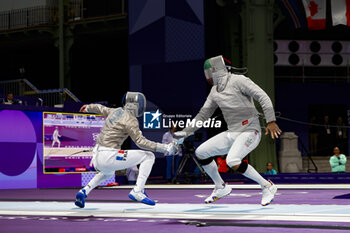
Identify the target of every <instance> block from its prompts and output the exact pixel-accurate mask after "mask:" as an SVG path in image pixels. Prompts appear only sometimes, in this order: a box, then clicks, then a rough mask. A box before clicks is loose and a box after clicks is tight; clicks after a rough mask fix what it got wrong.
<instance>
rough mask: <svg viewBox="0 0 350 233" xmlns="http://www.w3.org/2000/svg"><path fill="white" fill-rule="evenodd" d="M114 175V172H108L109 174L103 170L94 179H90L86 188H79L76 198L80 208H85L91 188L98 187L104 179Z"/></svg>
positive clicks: (76, 203)
mask: <svg viewBox="0 0 350 233" xmlns="http://www.w3.org/2000/svg"><path fill="white" fill-rule="evenodd" d="M113 175H114V173H108V174H104V173H102V172H99V173H97V174H96V175H95V177H94V178H92V180H90V182H89V183H88V185H86V186H85V187H84V188H82V189H81V190H79V192H78V193H77V195H76V196H75V198H76V199H75V205H76V206H78V207H80V208H84V207H85V198H87V196H88V195H89V193H90V192H91V190H93V189H94V188H96V186H97V185H99V184H101V183H102V182H103V181H105V180H107V179H109V178H111V177H112V176H113Z"/></svg>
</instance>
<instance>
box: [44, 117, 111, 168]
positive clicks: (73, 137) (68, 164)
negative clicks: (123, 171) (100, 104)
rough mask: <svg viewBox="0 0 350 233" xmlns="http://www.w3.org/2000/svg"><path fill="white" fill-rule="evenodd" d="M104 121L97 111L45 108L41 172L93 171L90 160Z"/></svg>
mask: <svg viewBox="0 0 350 233" xmlns="http://www.w3.org/2000/svg"><path fill="white" fill-rule="evenodd" d="M103 124H104V117H103V116H100V115H92V114H76V113H58V112H44V113H43V131H44V137H43V138H44V173H83V172H95V169H94V167H92V166H90V161H91V158H92V149H93V147H94V145H95V141H96V139H97V137H98V135H99V133H100V129H101V128H102V126H103Z"/></svg>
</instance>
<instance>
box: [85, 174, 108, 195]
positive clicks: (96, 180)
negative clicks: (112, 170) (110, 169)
mask: <svg viewBox="0 0 350 233" xmlns="http://www.w3.org/2000/svg"><path fill="white" fill-rule="evenodd" d="M112 176H113V174H111V175H105V174H103V173H101V172H100V173H97V174H96V175H95V176H94V178H92V179H91V180H90V182H89V183H88V184H87V185H86V186H85V187H84V189H85V192H86V195H89V193H90V192H91V190H93V189H94V188H96V187H97V185H99V184H101V183H102V182H103V181H105V180H107V179H109V178H111V177H112Z"/></svg>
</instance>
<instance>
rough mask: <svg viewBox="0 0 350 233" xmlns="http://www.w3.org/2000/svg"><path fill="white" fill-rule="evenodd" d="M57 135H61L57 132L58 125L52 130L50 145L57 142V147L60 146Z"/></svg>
mask: <svg viewBox="0 0 350 233" xmlns="http://www.w3.org/2000/svg"><path fill="white" fill-rule="evenodd" d="M59 137H62V135H60V133H59V132H58V127H57V126H56V128H55V131H53V134H52V147H54V145H55V143H57V144H58V148H60V147H61V141H60V139H59Z"/></svg>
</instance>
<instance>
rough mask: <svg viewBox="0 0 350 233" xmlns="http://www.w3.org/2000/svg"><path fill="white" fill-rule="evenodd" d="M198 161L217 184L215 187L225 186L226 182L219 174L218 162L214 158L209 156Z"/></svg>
mask: <svg viewBox="0 0 350 233" xmlns="http://www.w3.org/2000/svg"><path fill="white" fill-rule="evenodd" d="M198 162H199V163H200V164H201V165H202V168H203V169H204V171H205V172H206V173H207V174H208V176H210V178H211V179H212V180H213V182H214V184H215V188H217V189H221V188H223V186H224V183H225V182H224V181H223V180H222V178H221V176H220V174H219V171H218V165H217V164H216V162H215V161H214V159H213V158H209V159H205V160H198ZM208 162H209V163H208Z"/></svg>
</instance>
